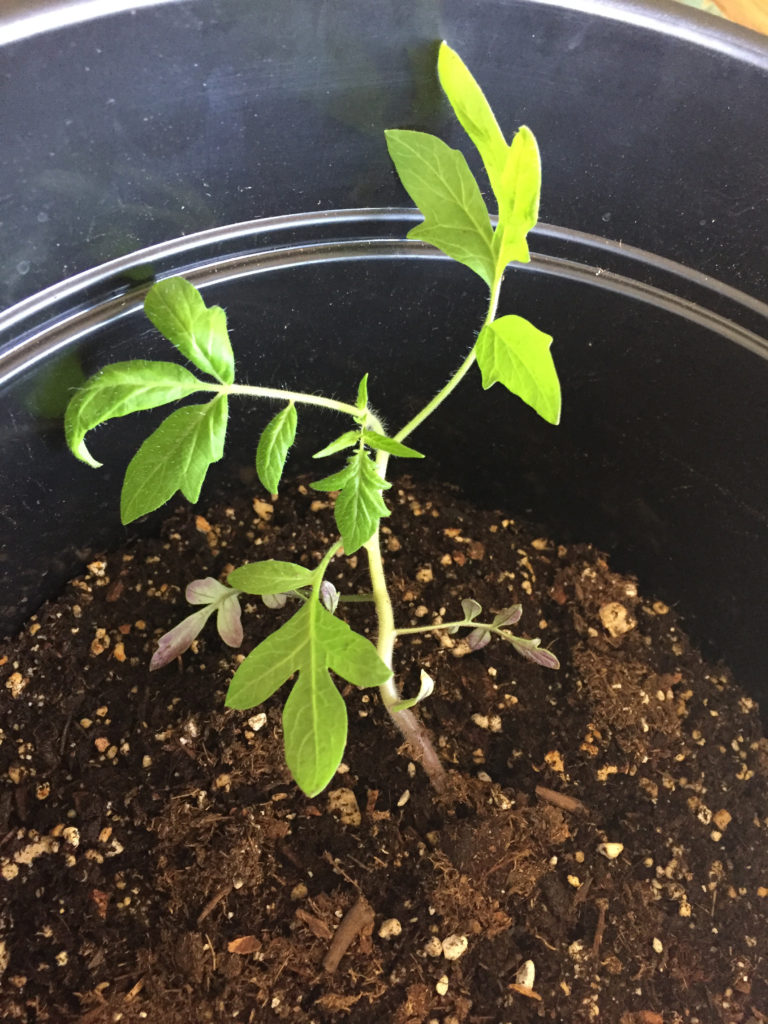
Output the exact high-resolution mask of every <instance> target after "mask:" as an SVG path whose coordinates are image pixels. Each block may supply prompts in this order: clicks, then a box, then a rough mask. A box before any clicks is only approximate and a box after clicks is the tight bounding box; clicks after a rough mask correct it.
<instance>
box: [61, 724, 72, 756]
mask: <svg viewBox="0 0 768 1024" xmlns="http://www.w3.org/2000/svg"><path fill="white" fill-rule="evenodd" d="M70 725H72V715H69V717H68V718H67V720H66V722H65V723H64V728H63V729H62V730H61V743H59V757H64V751H65V749H66V746H67V737H68V736H69V727H70Z"/></svg>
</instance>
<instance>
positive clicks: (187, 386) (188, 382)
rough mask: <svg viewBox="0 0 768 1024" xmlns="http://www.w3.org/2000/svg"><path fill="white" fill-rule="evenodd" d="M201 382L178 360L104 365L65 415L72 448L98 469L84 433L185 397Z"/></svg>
mask: <svg viewBox="0 0 768 1024" xmlns="http://www.w3.org/2000/svg"><path fill="white" fill-rule="evenodd" d="M200 384H201V382H200V381H199V380H198V379H197V378H196V377H195V376H194V375H193V374H191V373H190V372H189V370H187V369H185V367H183V366H179V365H177V364H176V363H163V362H154V361H152V360H149V359H134V360H132V361H131V362H125V363H113V364H112V365H111V366H105V367H104V369H103V370H100V371H99V372H98V373H97V374H95V375H94V376H93V377H91V378H90V379H89V380H87V381H86V382H85V384H84V385H83V386H82V387H81V388H80V389H79V390H78V391H77V392H76V393H75V394H74V396H73V397H72V399H71V400H70V402H69V404H68V405H67V410H66V413H65V416H64V432H65V435H66V439H67V444H68V445H69V448H70V451H71V452H72V454H73V455H76V456H77V458H78V459H80V460H81V461H82V462H86V463H88V465H89V466H93V467H94V468H98V467H99V466H100V465H101V463H100V462H97V461H96V460H95V459H94V458H93V456H92V455H91V453H90V452H89V451H88V449H87V448H86V446H85V443H84V442H85V435H86V434H87V433H88V431H89V430H92V429H93V428H94V427H98V426H99V425H100V424H101V423H105V422H106V421H107V420H110V419H114V418H115V417H116V416H127V415H128V414H129V413H132V412H139V411H141V410H143V409H154V408H155V407H156V406H158V405H165V404H166V403H167V402H175V401H178V400H179V399H180V398H186V397H187V395H191V394H192V393H193V392H195V391H197V390H198V389H199V388H200Z"/></svg>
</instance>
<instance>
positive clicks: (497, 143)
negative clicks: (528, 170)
mask: <svg viewBox="0 0 768 1024" xmlns="http://www.w3.org/2000/svg"><path fill="white" fill-rule="evenodd" d="M437 73H438V76H439V78H440V84H441V85H442V87H443V91H444V92H445V94H446V96H447V97H448V100H449V102H450V104H451V106H452V107H453V111H454V113H455V114H456V117H457V119H458V121H459V124H460V125H461V126H462V128H463V129H464V131H465V132H466V133H467V135H468V136H469V137H470V139H471V140H472V142H474V144H475V146H476V147H477V151H478V153H479V154H480V156H481V157H482V160H483V164H484V165H485V170H486V173H487V174H488V180H489V181H490V183H491V187H492V188H493V190H494V193H498V191H500V185H501V179H502V173H503V171H504V165H505V164H506V161H507V155H508V153H509V147H508V145H507V142H506V139H505V138H504V135H503V133H502V131H501V128H499V124H498V121H497V120H496V116H495V114H494V113H493V111H492V110H491V107H490V105H489V103H488V100H487V99H486V98H485V94H484V93H483V90H482V89H481V88H480V86H479V85H478V84H477V82H476V81H475V79H474V77H473V76H472V74H471V72H470V70H469V68H468V67H467V66H466V64H465V63H464V61H463V60H462V59H461V57H460V56H459V55H458V53H456V51H455V50H452V49H451V47H450V46H449V45H448V44H447V43H445V42H443V43H441V44H440V50H439V53H438V57H437Z"/></svg>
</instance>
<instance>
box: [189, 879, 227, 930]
mask: <svg viewBox="0 0 768 1024" xmlns="http://www.w3.org/2000/svg"><path fill="white" fill-rule="evenodd" d="M231 892H232V886H231V885H225V886H223V888H221V889H219V890H218V891H217V892H215V893H214V894H213V896H211V898H210V899H209V900H208V902H207V903H206V904H205V906H204V907H203V909H202V910H201V911H200V913H199V914H198V915H197V924H198V927H199V926H200V925H201V924H202V923H203V921H204V920H205V919H206V917H208V915H209V914H210V912H211V911H212V910H213V908H214V907H215V906H217V904H219V903H221V901H222V900H223V899H224V897H225V896H229V894H230V893H231Z"/></svg>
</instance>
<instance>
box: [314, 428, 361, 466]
mask: <svg viewBox="0 0 768 1024" xmlns="http://www.w3.org/2000/svg"><path fill="white" fill-rule="evenodd" d="M359 441H360V431H359V430H347V431H345V432H344V433H343V434H339V436H338V437H337V438H335V440H333V441H331V442H330V444H327V445H326V446H325V448H321V449H320V451H319V452H315V454H314V455H313V456H312V458H313V459H324V458H326V457H327V456H328V455H335V454H336V452H342V451H344V449H345V448H351V447H352V446H353V445H356V444H358V442H359Z"/></svg>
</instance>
